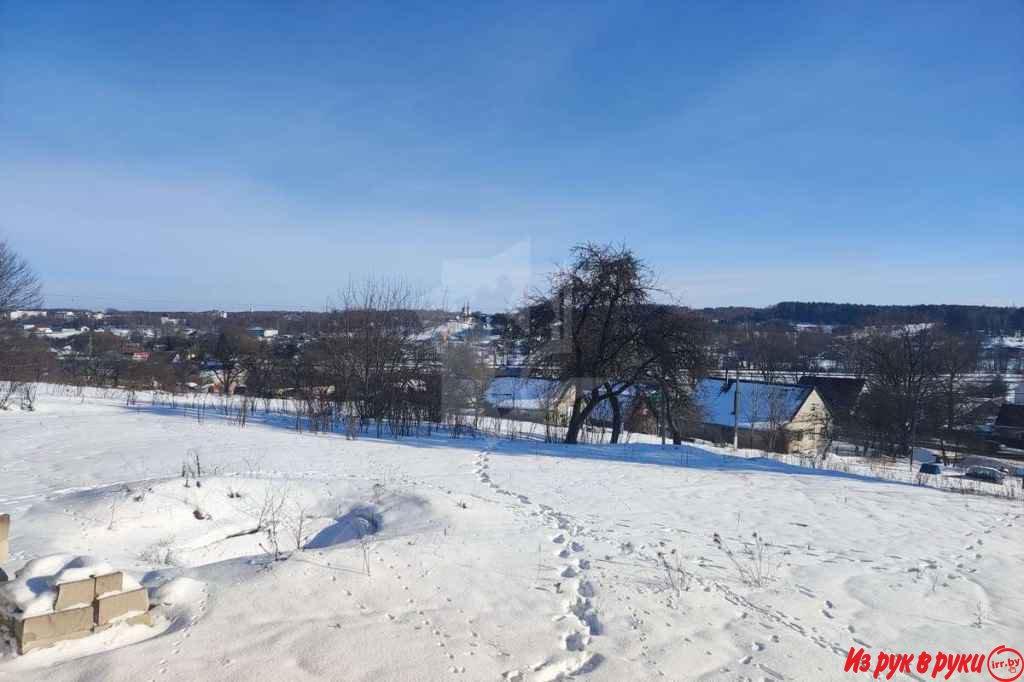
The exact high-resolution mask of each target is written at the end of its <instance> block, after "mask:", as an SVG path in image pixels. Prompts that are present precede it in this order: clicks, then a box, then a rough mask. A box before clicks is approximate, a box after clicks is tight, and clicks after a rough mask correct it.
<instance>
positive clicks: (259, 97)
mask: <svg viewBox="0 0 1024 682" xmlns="http://www.w3.org/2000/svg"><path fill="white" fill-rule="evenodd" d="M0 207H2V209H0V235H3V236H4V237H6V239H8V240H9V241H10V242H12V243H13V245H14V246H15V248H16V249H18V250H19V251H20V252H22V253H23V254H24V255H25V256H27V257H28V258H29V259H30V260H31V262H32V263H33V264H34V266H35V268H36V269H37V271H38V272H39V274H40V275H41V276H42V279H43V280H44V283H45V290H46V294H47V298H48V303H49V304H50V305H53V306H72V305H76V306H87V307H108V306H112V307H145V308H158V309H159V308H168V309H188V308H213V307H219V308H229V309H236V308H242V307H247V306H249V305H253V306H256V307H293V308H298V307H310V308H317V307H322V306H323V305H324V304H325V303H326V302H328V301H329V300H330V299H331V297H332V296H333V295H334V293H335V292H336V291H337V290H338V288H339V287H340V286H342V285H344V284H345V282H347V281H348V280H349V279H350V278H361V277H364V276H367V275H392V276H393V275H401V276H404V277H406V278H408V279H410V280H412V281H413V282H415V283H417V284H418V285H419V286H421V287H422V288H423V289H425V290H427V291H428V292H429V294H430V296H432V297H433V298H434V299H435V300H440V298H441V297H442V295H443V294H444V292H447V297H448V301H449V303H451V302H453V301H456V300H458V301H461V300H462V299H466V298H468V299H469V300H470V301H471V303H472V304H473V305H474V307H479V308H483V309H497V308H502V307H505V306H507V305H513V304H515V303H517V302H518V301H519V300H520V297H521V294H522V292H523V289H524V288H525V287H527V286H530V285H535V284H537V283H539V282H542V277H543V274H544V273H545V272H547V271H549V270H550V269H551V268H552V267H553V266H554V265H555V264H557V263H558V262H560V261H563V260H564V259H565V257H566V254H567V252H568V249H569V246H570V245H571V244H573V243H575V242H578V241H582V240H587V239H590V240H596V241H616V242H620V241H624V242H625V243H627V244H628V245H629V246H631V247H632V248H634V249H635V250H636V251H637V252H638V253H639V254H640V255H641V256H643V257H644V258H646V259H647V260H648V261H649V262H650V264H651V265H652V266H653V267H654V268H655V269H656V270H657V272H658V273H659V277H660V281H661V284H662V287H663V288H664V289H665V291H666V292H667V295H671V296H672V297H674V298H675V299H676V300H679V301H681V302H683V303H686V304H689V305H695V306H704V305H728V304H733V305H767V304H771V303H773V302H777V301H779V300H832V301H852V302H866V303H919V302H934V303H940V302H942V303H981V304H995V305H1009V304H1017V305H1024V295H1022V290H1021V288H1020V281H1021V280H1020V275H1021V272H1022V271H1024V266H1022V264H1021V245H1022V243H1024V236H1022V235H1024V4H1021V3H1020V2H999V1H997V0H992V1H986V2H982V3H969V2H963V3H955V4H954V3H949V4H947V3H940V2H930V3H922V4H915V3H902V2H901V3H893V2H879V3H871V2H850V3H845V2H827V3H821V2H818V3H807V4H803V3H788V2H787V3H760V2H758V3H737V4H728V3H711V2H695V3H677V2H665V3H636V2H631V3H625V2H609V3H598V2H587V3H579V4H568V3H550V2H547V3H538V4H530V3H526V2H522V3H501V4H493V5H492V4H484V3H476V2H470V3H465V4H460V3H456V2H450V3H438V2H431V3H422V4H411V3H408V4H407V3H398V2H396V3H328V2H315V3H313V2H310V3H277V2H273V3H270V2H267V3H237V4H236V3H229V2H218V3H207V2H203V3H194V4H189V3H124V4H122V3H118V2H104V3H71V4H68V5H66V6H65V5H61V4H60V3H57V2H34V1H33V2H15V1H14V0H0Z"/></svg>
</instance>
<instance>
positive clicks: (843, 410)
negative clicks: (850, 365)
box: [797, 375, 864, 420]
mask: <svg viewBox="0 0 1024 682" xmlns="http://www.w3.org/2000/svg"><path fill="white" fill-rule="evenodd" d="M797 383H798V384H799V385H801V386H812V387H814V388H815V389H816V390H817V391H818V395H820V396H821V399H822V400H823V401H824V402H825V406H826V407H827V408H828V410H829V415H830V416H831V417H833V418H834V419H838V420H843V419H846V418H847V417H849V416H850V414H851V413H852V412H853V408H854V407H856V406H857V400H858V399H860V394H861V393H863V392H864V380H863V379H854V378H849V377H819V376H812V375H805V376H802V377H800V381H798V382H797Z"/></svg>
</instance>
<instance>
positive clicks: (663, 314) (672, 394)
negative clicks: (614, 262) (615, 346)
mask: <svg viewBox="0 0 1024 682" xmlns="http://www.w3.org/2000/svg"><path fill="white" fill-rule="evenodd" d="M707 331H708V329H707V325H706V324H705V322H704V321H703V320H702V319H700V318H699V317H697V316H696V315H693V314H692V313H689V312H688V311H685V310H682V309H680V308H677V307H675V306H652V307H651V309H650V310H649V311H648V314H647V315H646V320H645V324H644V339H643V343H644V346H645V348H647V349H648V350H649V352H650V353H651V354H652V356H653V358H654V361H653V362H652V363H651V364H650V365H649V366H648V370H647V373H646V374H645V377H644V381H645V382H648V383H650V384H651V385H652V386H653V387H654V388H655V389H656V391H653V392H650V393H648V395H647V399H648V404H649V405H650V408H651V410H652V411H653V412H654V413H655V414H656V415H657V418H658V422H659V423H660V424H661V425H662V429H663V434H664V433H665V432H667V433H668V435H670V436H671V438H672V442H673V443H674V444H676V445H679V444H680V443H682V442H683V434H684V433H686V432H688V431H691V430H692V425H694V424H696V423H699V422H700V421H701V419H700V414H699V412H700V406H699V405H698V404H697V402H696V401H695V400H694V396H693V394H694V388H695V386H696V383H697V381H698V380H699V379H700V378H701V377H702V376H704V375H705V374H706V373H707V371H708V368H709V367H710V365H711V357H710V355H709V353H708V340H707Z"/></svg>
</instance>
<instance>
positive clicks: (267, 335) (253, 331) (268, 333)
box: [245, 327, 278, 339]
mask: <svg viewBox="0 0 1024 682" xmlns="http://www.w3.org/2000/svg"><path fill="white" fill-rule="evenodd" d="M245 333H246V334H248V335H249V336H251V337H253V338H254V339H272V338H274V337H275V336H277V333H278V332H277V330H276V329H265V328H263V327H249V328H248V329H246V330H245Z"/></svg>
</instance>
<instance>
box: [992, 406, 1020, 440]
mask: <svg viewBox="0 0 1024 682" xmlns="http://www.w3.org/2000/svg"><path fill="white" fill-rule="evenodd" d="M995 433H996V435H997V436H999V437H1000V438H1005V439H1006V440H1008V441H1013V442H1014V443H1016V442H1020V443H1021V444H1022V445H1024V405H1013V404H1011V403H1005V404H1004V405H1003V406H1002V407H1000V408H999V416H997V417H996V423H995Z"/></svg>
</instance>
